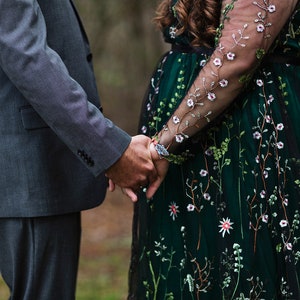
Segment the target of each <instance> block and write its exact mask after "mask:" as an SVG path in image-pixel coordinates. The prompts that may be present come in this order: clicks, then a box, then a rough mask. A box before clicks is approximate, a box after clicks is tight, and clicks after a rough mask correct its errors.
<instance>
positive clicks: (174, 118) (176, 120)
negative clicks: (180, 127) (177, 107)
mask: <svg viewBox="0 0 300 300" xmlns="http://www.w3.org/2000/svg"><path fill="white" fill-rule="evenodd" d="M172 120H173V123H174V124H178V123H180V119H179V118H178V117H177V116H173V119H172Z"/></svg>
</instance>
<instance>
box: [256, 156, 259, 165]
mask: <svg viewBox="0 0 300 300" xmlns="http://www.w3.org/2000/svg"><path fill="white" fill-rule="evenodd" d="M255 162H256V163H257V164H259V156H258V155H257V156H256V157H255Z"/></svg>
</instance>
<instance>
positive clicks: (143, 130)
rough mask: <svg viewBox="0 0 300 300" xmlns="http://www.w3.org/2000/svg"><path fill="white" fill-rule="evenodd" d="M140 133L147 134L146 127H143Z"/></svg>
mask: <svg viewBox="0 0 300 300" xmlns="http://www.w3.org/2000/svg"><path fill="white" fill-rule="evenodd" d="M141 131H142V133H144V134H145V133H146V132H147V127H146V126H143V127H142V129H141Z"/></svg>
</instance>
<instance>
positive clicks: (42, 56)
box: [0, 0, 130, 176]
mask: <svg viewBox="0 0 300 300" xmlns="http://www.w3.org/2000/svg"><path fill="white" fill-rule="evenodd" d="M42 5H43V6H45V7H46V8H45V7H43V8H44V10H42V7H41V6H42ZM41 6H40V5H39V3H38V1H37V0H19V1H13V0H0V71H2V72H1V74H5V75H6V76H7V78H9V79H3V81H4V82H3V81H1V84H2V87H1V89H2V91H3V93H2V94H1V95H4V94H5V89H6V87H5V86H4V85H5V80H6V82H8V84H7V87H9V86H10V85H13V86H14V87H15V88H16V89H18V91H19V92H20V93H21V94H22V96H23V97H24V98H25V99H26V101H27V103H25V104H27V105H31V106H32V107H33V108H34V110H35V111H36V112H37V113H38V114H39V116H40V117H41V118H42V119H43V120H44V121H45V122H46V123H47V124H48V126H49V127H50V128H51V129H52V130H53V131H54V132H55V133H56V134H57V136H58V137H59V138H60V139H61V140H62V141H63V142H64V143H65V144H66V145H67V146H68V147H69V148H70V150H71V151H72V152H73V153H74V154H75V155H77V156H78V157H79V159H82V157H83V156H82V155H80V154H82V153H83V152H84V153H86V155H87V156H89V157H92V159H93V164H90V165H89V166H88V167H89V169H90V171H91V172H92V173H93V174H94V175H95V176H97V175H99V174H101V173H102V172H103V171H104V170H105V169H107V168H108V167H110V166H111V165H112V164H113V163H114V162H115V161H116V160H117V159H118V158H119V157H120V156H121V155H122V153H123V152H124V151H125V149H126V148H127V146H128V144H129V142H130V136H129V135H127V134H126V133H125V132H124V131H122V130H121V129H120V128H118V127H117V126H115V125H114V124H113V123H112V122H111V121H110V120H108V119H106V118H105V117H104V116H103V115H102V113H101V112H100V110H99V109H98V108H97V107H96V106H95V105H94V104H93V103H92V102H94V103H95V102H96V101H94V99H88V97H89V96H90V95H87V93H86V91H85V90H84V89H83V88H82V86H81V85H80V84H79V83H78V82H77V81H76V80H74V78H72V76H71V75H70V73H69V71H68V69H67V67H66V65H65V63H64V61H63V59H62V57H61V56H60V55H59V54H58V53H57V52H56V51H54V50H53V48H51V47H50V45H49V44H48V39H49V38H50V37H49V36H48V34H49V30H48V27H47V26H52V25H51V24H52V23H51V24H49V23H48V24H46V22H45V16H46V15H45V14H47V13H49V12H48V10H50V9H51V12H52V11H55V9H56V10H59V9H61V11H62V13H60V15H59V14H57V15H58V20H57V22H59V21H60V19H59V17H61V19H63V18H64V16H71V17H72V22H76V21H77V20H76V19H75V17H74V18H73V15H74V16H75V14H74V11H73V9H72V7H71V4H70V2H68V1H61V2H57V3H53V2H51V1H49V3H48V2H41ZM53 14H54V13H53ZM44 15H45V16H44ZM51 22H56V21H54V20H51ZM66 22H67V21H66ZM53 26H55V25H53ZM57 27H58V26H57ZM74 27H75V28H77V27H78V28H79V25H78V24H67V23H66V26H65V28H60V29H59V30H60V31H59V32H57V33H56V32H55V36H54V38H55V37H56V35H57V39H56V38H55V39H52V40H51V41H52V44H53V43H58V40H59V38H60V39H61V40H62V41H61V43H62V44H63V45H65V46H62V47H71V49H74V51H77V52H78V51H82V52H84V50H83V49H82V48H83V47H81V48H80V49H76V47H75V46H74V45H77V44H79V43H80V42H81V39H82V36H81V35H80V33H78V32H79V30H77V31H75V29H74ZM57 29H58V28H57ZM52 38H53V36H52ZM76 43H77V44H76ZM63 49H65V48H63ZM62 52H63V51H62ZM63 54H65V53H63ZM69 56H72V54H70V55H69V54H68V57H64V59H65V60H72V59H73V57H69ZM77 64H78V68H77V70H78V71H77V72H80V70H81V67H82V66H81V64H87V61H86V60H85V61H84V60H82V61H78V62H77ZM90 72H92V70H90ZM1 78H4V75H3V76H2V77H1ZM94 84H95V83H94V82H92V83H91V84H90V85H91V86H93V85H94ZM10 88H11V87H10ZM19 97H21V96H19ZM10 100H11V99H7V101H10ZM92 100H93V101H92ZM19 102H20V103H21V101H19ZM3 103H4V100H3ZM22 104H23V105H25V104H24V103H22ZM19 105H21V104H19ZM83 158H84V157H83Z"/></svg>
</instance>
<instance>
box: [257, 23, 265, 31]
mask: <svg viewBox="0 0 300 300" xmlns="http://www.w3.org/2000/svg"><path fill="white" fill-rule="evenodd" d="M256 30H257V32H264V31H265V26H264V25H263V24H258V25H257V26H256Z"/></svg>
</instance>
